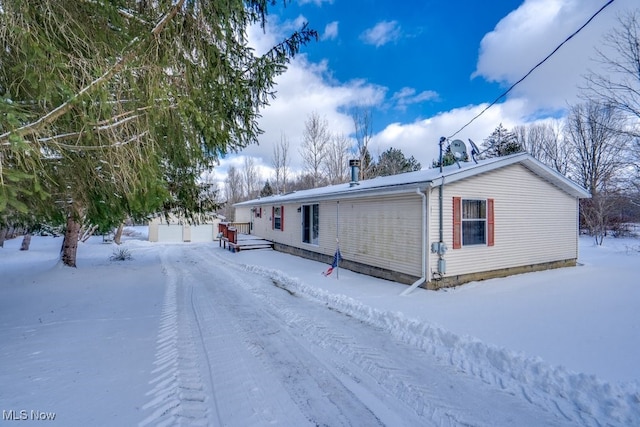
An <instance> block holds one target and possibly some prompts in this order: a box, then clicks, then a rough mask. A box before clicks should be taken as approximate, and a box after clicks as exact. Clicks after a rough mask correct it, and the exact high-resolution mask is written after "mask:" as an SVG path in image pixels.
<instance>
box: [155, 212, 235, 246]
mask: <svg viewBox="0 0 640 427" xmlns="http://www.w3.org/2000/svg"><path fill="white" fill-rule="evenodd" d="M196 219H197V222H193V223H192V222H190V221H188V220H187V219H186V218H183V217H178V216H175V215H169V216H168V217H166V216H164V215H159V216H157V217H155V218H152V219H151V220H150V221H149V241H150V242H212V241H214V240H217V239H218V224H219V223H220V221H222V220H224V218H220V217H218V216H216V215H202V216H199V217H198V218H196Z"/></svg>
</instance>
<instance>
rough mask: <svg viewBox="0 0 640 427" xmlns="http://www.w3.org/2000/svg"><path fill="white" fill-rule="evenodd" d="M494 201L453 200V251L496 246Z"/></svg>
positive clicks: (456, 198) (459, 198)
mask: <svg viewBox="0 0 640 427" xmlns="http://www.w3.org/2000/svg"><path fill="white" fill-rule="evenodd" d="M493 206H494V201H493V199H475V200H474V199H462V198H461V197H454V198H453V249H460V248H461V247H463V246H471V245H487V246H493V245H494V214H493Z"/></svg>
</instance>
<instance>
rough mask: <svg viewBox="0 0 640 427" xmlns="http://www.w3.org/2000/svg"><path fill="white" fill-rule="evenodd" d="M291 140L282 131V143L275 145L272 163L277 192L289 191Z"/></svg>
mask: <svg viewBox="0 0 640 427" xmlns="http://www.w3.org/2000/svg"><path fill="white" fill-rule="evenodd" d="M290 163H291V159H290V158H289V140H288V139H287V136H286V135H285V134H284V133H282V135H280V143H278V144H276V145H275V146H274V147H273V158H272V165H273V169H274V170H275V175H276V176H275V183H274V184H275V187H276V188H275V192H276V194H281V193H286V192H287V179H288V178H289V164H290Z"/></svg>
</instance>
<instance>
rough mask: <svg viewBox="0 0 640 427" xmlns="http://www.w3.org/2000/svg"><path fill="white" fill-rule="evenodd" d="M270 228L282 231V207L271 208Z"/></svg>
mask: <svg viewBox="0 0 640 427" xmlns="http://www.w3.org/2000/svg"><path fill="white" fill-rule="evenodd" d="M271 228H273V229H274V230H280V231H284V206H273V207H272V208H271Z"/></svg>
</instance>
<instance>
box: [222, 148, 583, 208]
mask: <svg viewBox="0 0 640 427" xmlns="http://www.w3.org/2000/svg"><path fill="white" fill-rule="evenodd" d="M513 164H521V165H522V166H524V167H525V168H527V169H529V170H530V171H531V172H533V173H534V174H536V175H538V176H539V177H540V178H541V179H544V180H546V181H548V182H550V183H551V184H553V185H555V186H556V187H558V188H560V189H561V190H563V191H565V192H566V193H568V194H570V195H571V196H573V197H578V198H588V197H589V193H588V192H587V191H586V190H585V189H584V188H582V187H581V186H579V185H578V184H576V183H574V182H573V181H571V180H570V179H568V178H566V177H565V176H563V175H562V174H560V173H559V172H557V171H555V170H553V169H551V168H550V167H548V166H546V165H545V164H543V163H541V162H540V161H538V160H536V159H534V158H533V157H532V156H531V155H530V154H528V153H518V154H512V155H510V156H504V157H494V158H491V159H486V160H479V161H478V163H474V162H463V163H460V167H458V165H451V166H447V167H444V168H443V171H442V173H440V169H439V168H434V169H423V170H420V171H415V172H407V173H402V174H398V175H392V176H384V177H377V178H373V179H367V180H363V181H359V182H358V184H357V185H351V184H350V183H344V184H337V185H330V186H327V187H320V188H313V189H310V190H302V191H294V192H291V193H286V194H279V195H273V196H267V197H262V198H259V199H254V200H248V201H246V202H241V203H236V204H235V205H234V206H257V205H265V204H268V205H270V204H279V203H285V202H303V201H319V200H326V199H341V198H354V197H365V196H370V195H372V194H383V193H398V192H407V191H416V189H417V188H425V187H437V186H439V185H440V184H441V183H442V179H443V178H444V183H445V185H446V184H447V183H452V182H455V181H459V180H461V179H466V178H470V177H473V176H475V175H478V174H481V173H486V172H491V171H493V170H496V169H500V168H503V167H506V166H510V165H513Z"/></svg>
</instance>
